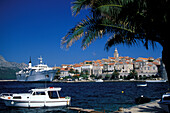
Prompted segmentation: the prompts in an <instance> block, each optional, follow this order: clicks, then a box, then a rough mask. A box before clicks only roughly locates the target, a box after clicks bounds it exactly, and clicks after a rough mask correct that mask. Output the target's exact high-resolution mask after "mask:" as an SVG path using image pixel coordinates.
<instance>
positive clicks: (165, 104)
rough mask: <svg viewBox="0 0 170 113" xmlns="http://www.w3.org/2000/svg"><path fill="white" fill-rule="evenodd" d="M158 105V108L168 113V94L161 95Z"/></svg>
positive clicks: (169, 103) (169, 93)
mask: <svg viewBox="0 0 170 113" xmlns="http://www.w3.org/2000/svg"><path fill="white" fill-rule="evenodd" d="M158 104H159V105H160V107H161V108H162V109H163V110H165V111H166V112H167V113H169V112H170V111H169V108H168V106H170V92H167V93H166V94H163V95H162V98H161V100H160V102H158Z"/></svg>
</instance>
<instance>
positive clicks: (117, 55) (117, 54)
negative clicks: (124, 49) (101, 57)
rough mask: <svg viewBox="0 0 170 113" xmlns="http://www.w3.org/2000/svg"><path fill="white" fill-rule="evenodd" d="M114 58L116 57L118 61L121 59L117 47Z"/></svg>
mask: <svg viewBox="0 0 170 113" xmlns="http://www.w3.org/2000/svg"><path fill="white" fill-rule="evenodd" d="M113 55H114V58H116V61H117V62H118V61H119V53H118V50H117V48H115V51H114V54H113Z"/></svg>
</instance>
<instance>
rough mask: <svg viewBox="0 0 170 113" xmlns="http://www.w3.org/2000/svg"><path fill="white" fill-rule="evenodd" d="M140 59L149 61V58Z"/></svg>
mask: <svg viewBox="0 0 170 113" xmlns="http://www.w3.org/2000/svg"><path fill="white" fill-rule="evenodd" d="M140 59H142V60H149V59H148V58H142V57H140Z"/></svg>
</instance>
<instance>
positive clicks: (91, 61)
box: [84, 60, 92, 62]
mask: <svg viewBox="0 0 170 113" xmlns="http://www.w3.org/2000/svg"><path fill="white" fill-rule="evenodd" d="M84 62H92V61H88V60H86V61H84Z"/></svg>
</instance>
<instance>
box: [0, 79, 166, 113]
mask: <svg viewBox="0 0 170 113" xmlns="http://www.w3.org/2000/svg"><path fill="white" fill-rule="evenodd" d="M137 84H139V83H138V82H103V83H95V82H88V83H84V82H83V83H47V84H46V86H47V87H51V86H53V87H61V88H62V91H60V96H61V97H64V96H71V98H72V100H71V106H76V107H81V108H88V109H95V110H97V111H102V110H105V111H106V112H107V113H109V112H111V111H115V110H117V109H118V108H119V107H131V106H134V105H135V98H137V97H139V96H140V95H144V96H146V97H149V98H151V99H152V100H156V99H159V98H161V95H162V94H163V93H165V92H166V91H167V90H168V83H148V86H147V87H137ZM44 86H45V84H44V83H23V82H0V93H25V92H28V90H30V89H32V88H35V87H44ZM122 91H124V93H123V94H122ZM0 112H10V113H16V112H17V113H23V112H25V113H32V112H37V113H46V112H48V113H49V112H50V113H51V112H58V113H74V112H75V111H71V110H68V109H67V108H8V107H5V105H4V104H3V102H2V101H0Z"/></svg>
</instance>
